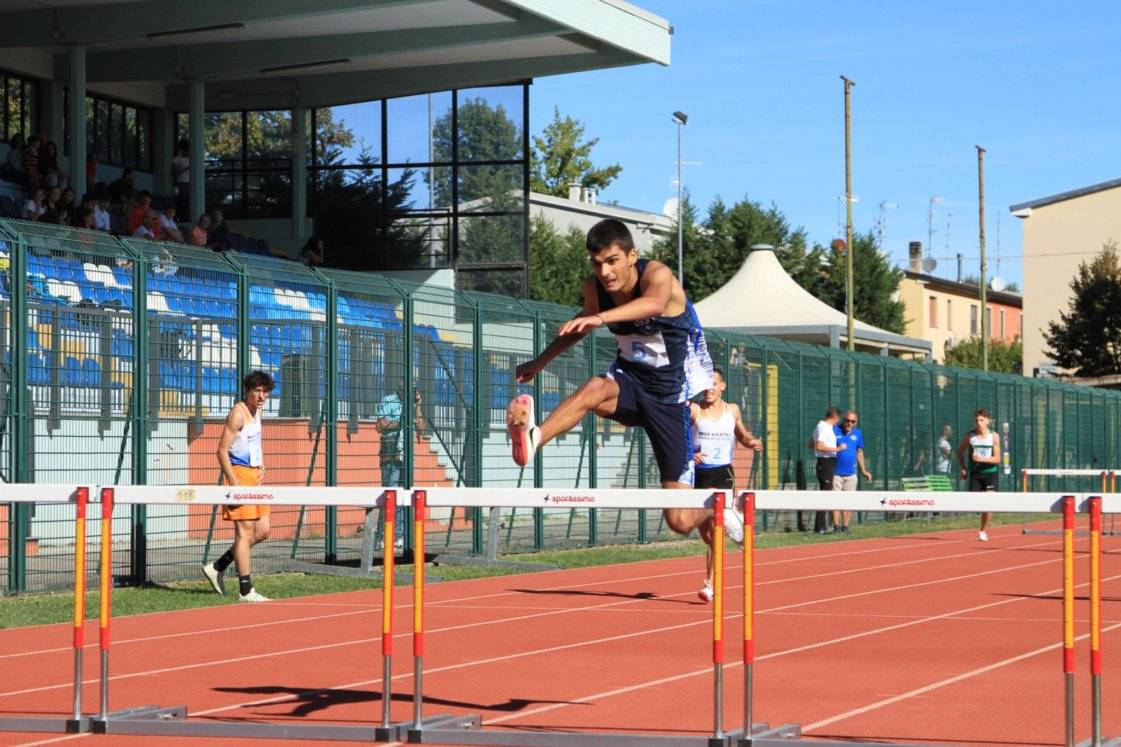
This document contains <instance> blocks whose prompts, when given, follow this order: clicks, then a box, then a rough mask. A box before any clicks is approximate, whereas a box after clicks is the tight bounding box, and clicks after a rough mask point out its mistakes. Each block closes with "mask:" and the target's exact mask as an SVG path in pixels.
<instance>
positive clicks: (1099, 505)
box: [1078, 493, 1121, 747]
mask: <svg viewBox="0 0 1121 747" xmlns="http://www.w3.org/2000/svg"><path fill="white" fill-rule="evenodd" d="M1104 499H1105V500H1107V501H1108V503H1104V502H1103V496H1100V495H1092V496H1090V497H1089V498H1088V499H1086V504H1085V507H1084V509H1085V510H1086V511H1088V512H1089V514H1090V735H1091V736H1090V738H1089V739H1087V740H1084V741H1082V742H1079V743H1078V747H1121V737H1112V738H1106V737H1103V736H1102V514H1105V513H1109V514H1116V513H1121V495H1117V494H1116V493H1113V494H1107V495H1105V496H1104Z"/></svg>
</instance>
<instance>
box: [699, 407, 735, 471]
mask: <svg viewBox="0 0 1121 747" xmlns="http://www.w3.org/2000/svg"><path fill="white" fill-rule="evenodd" d="M735 445H736V418H735V416H734V415H732V408H730V407H728V406H727V405H725V406H724V414H723V415H721V416H720V417H718V418H706V417H705V416H704V409H703V408H702V409H701V414H700V415H698V416H697V422H696V424H695V425H694V426H693V448H694V449H699V450H700V452H701V455H702V456H703V457H704V461H703V462H701V463H700V464H698V465H696V467H697V469H713V468H715V467H727V466H728V465H729V464H731V463H732V449H734V448H735Z"/></svg>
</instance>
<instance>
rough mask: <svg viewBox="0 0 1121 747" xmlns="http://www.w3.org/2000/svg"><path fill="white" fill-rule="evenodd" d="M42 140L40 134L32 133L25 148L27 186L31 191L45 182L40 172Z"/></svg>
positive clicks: (24, 169) (24, 170)
mask: <svg viewBox="0 0 1121 747" xmlns="http://www.w3.org/2000/svg"><path fill="white" fill-rule="evenodd" d="M41 143H42V140H40V139H39V136H38V135H32V136H31V139H30V140H28V141H27V145H26V146H24V148H23V173H24V175H25V176H26V177H27V188H28V190H30V191H31V192H34V191H35V190H36V189H38V188H39V187H40V186H41V185H42V183H43V177H42V176H41V175H40V173H39V146H40V144H41Z"/></svg>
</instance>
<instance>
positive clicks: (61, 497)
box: [0, 484, 90, 734]
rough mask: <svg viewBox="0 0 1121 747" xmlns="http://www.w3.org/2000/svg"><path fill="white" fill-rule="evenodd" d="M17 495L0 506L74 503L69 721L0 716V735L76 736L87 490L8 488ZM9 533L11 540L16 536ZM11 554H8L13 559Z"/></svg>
mask: <svg viewBox="0 0 1121 747" xmlns="http://www.w3.org/2000/svg"><path fill="white" fill-rule="evenodd" d="M7 489H8V490H12V491H14V492H16V493H18V495H12V496H5V497H4V500H3V501H2V502H3V503H8V504H11V505H14V504H16V503H72V504H74V617H73V635H72V637H71V645H72V646H73V649H74V688H73V703H72V710H71V714H70V718H60V717H52V716H6V715H0V732H4V731H16V732H28V733H36V734H78V733H81V732H86V731H89V727H90V722H89V718H88V717H87V716H85V715H84V714H83V713H82V652H83V650H84V647H85V622H86V508H87V506H88V504H89V497H90V489H89V487H85V486H83V487H77V488H75V487H74V486H73V485H48V484H43V485H31V484H20V485H9V486H7ZM18 534H19V533H18V532H13V533H12V536H13V537H18ZM13 556H14V553H12V554H10V555H9V558H11V557H13Z"/></svg>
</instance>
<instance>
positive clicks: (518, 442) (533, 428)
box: [506, 394, 541, 467]
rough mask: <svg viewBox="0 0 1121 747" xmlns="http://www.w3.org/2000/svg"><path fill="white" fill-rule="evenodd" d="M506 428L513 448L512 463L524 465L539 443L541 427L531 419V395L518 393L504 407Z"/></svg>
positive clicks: (529, 459)
mask: <svg viewBox="0 0 1121 747" xmlns="http://www.w3.org/2000/svg"><path fill="white" fill-rule="evenodd" d="M506 430H507V432H509V434H510V443H511V444H512V445H513V448H514V464H517V465H518V466H519V467H524V466H526V465H527V464H529V463H530V462H531V461H533V454H534V452H535V451H537V445H538V444H539V443H541V429H540V428H538V427H537V425H536V424H535V423H534V420H533V397H531V396H530V395H528V394H519V395H518V396H517V397H514V399H512V400H510V405H509V406H508V407H507V408H506Z"/></svg>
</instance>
